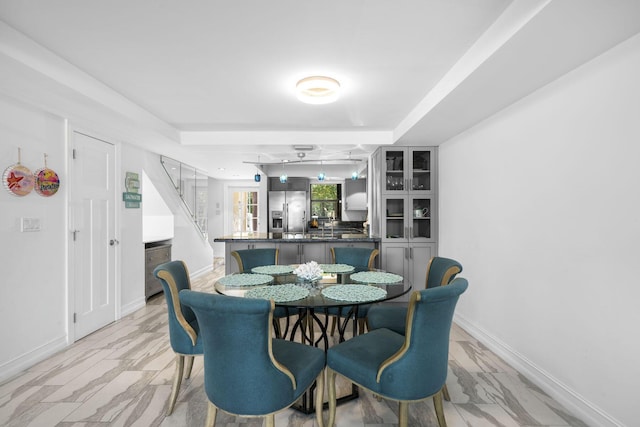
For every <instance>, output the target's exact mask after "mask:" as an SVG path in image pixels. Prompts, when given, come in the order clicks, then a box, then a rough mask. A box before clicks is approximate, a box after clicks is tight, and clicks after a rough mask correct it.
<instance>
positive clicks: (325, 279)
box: [214, 270, 412, 308]
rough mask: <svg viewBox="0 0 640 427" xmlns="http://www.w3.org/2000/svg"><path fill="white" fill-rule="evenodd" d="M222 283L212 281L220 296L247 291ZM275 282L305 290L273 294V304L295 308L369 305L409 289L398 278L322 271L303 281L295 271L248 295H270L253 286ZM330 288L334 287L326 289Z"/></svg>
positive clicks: (398, 295)
mask: <svg viewBox="0 0 640 427" xmlns="http://www.w3.org/2000/svg"><path fill="white" fill-rule="evenodd" d="M377 271H381V270H377ZM353 274H356V273H353ZM225 277H228V276H225ZM224 282H225V281H224V280H222V281H220V280H219V281H216V283H215V285H214V287H215V290H216V292H218V293H220V294H223V295H229V296H237V297H244V296H245V294H246V293H247V292H248V291H249V288H247V287H238V286H229V285H225V284H224ZM277 285H292V286H299V287H301V288H304V289H308V290H309V292H308V294H305V293H303V292H300V293H297V294H298V295H299V296H301V298H299V299H295V300H290V299H291V298H293V297H292V296H291V295H292V292H291V288H290V287H289V286H287V287H282V289H283V291H286V292H287V295H286V297H283V298H282V300H283V301H281V302H279V301H278V299H277V296H276V297H275V298H274V300H275V301H276V305H277V306H280V307H295V308H326V307H340V306H353V305H362V304H371V303H374V302H382V301H388V300H392V299H394V298H398V297H400V296H402V295H404V294H406V293H407V292H409V291H410V290H411V288H412V286H411V283H410V282H409V280H408V279H406V278H402V280H401V281H399V282H397V283H394V284H380V283H363V282H362V281H356V280H353V279H351V273H345V274H336V273H325V274H323V275H322V279H321V280H319V281H317V282H313V283H305V282H300V280H299V279H298V278H297V277H296V275H295V274H286V275H277V276H274V282H273V283H272V284H270V285H258V286H252V287H251V292H250V293H249V296H250V297H251V296H252V295H253V296H265V295H271V294H274V292H269V291H268V290H264V291H263V292H260V291H256V290H255V289H256V288H258V287H269V286H277ZM353 285H357V286H353ZM331 287H336V288H335V289H330V290H329V288H331ZM367 287H375V288H377V289H375V290H374V289H367ZM277 290H278V289H274V291H275V293H276V294H277ZM325 290H326V291H325ZM323 291H324V292H323ZM303 295H306V296H303ZM331 297H333V298H331ZM334 298H338V299H334ZM341 299H344V300H341ZM284 300H287V301H284Z"/></svg>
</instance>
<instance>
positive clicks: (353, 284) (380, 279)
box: [214, 266, 412, 414]
mask: <svg viewBox="0 0 640 427" xmlns="http://www.w3.org/2000/svg"><path fill="white" fill-rule="evenodd" d="M273 267H274V268H272V269H270V268H268V267H266V268H264V269H262V270H261V271H260V273H264V272H269V271H271V272H272V273H273V274H270V276H271V278H269V277H268V276H269V275H267V277H260V279H261V280H257V279H256V278H255V277H252V276H251V275H247V274H240V276H242V277H237V275H236V276H234V275H230V276H225V277H223V278H220V279H219V280H218V281H216V283H215V284H214V288H215V290H216V292H218V293H220V294H223V295H228V296H236V297H247V298H256V297H261V298H265V299H273V300H274V302H275V305H276V311H275V313H274V322H273V324H274V330H275V332H276V336H277V337H278V338H284V339H287V338H288V339H290V340H292V341H293V340H297V339H299V340H300V341H301V342H303V343H305V344H308V345H313V346H316V347H319V346H320V345H321V344H323V345H324V349H325V351H326V350H327V349H328V348H329V337H328V334H327V330H328V324H329V318H330V317H331V316H335V315H337V318H336V320H337V323H338V333H339V342H342V341H344V340H345V332H346V329H347V325H348V323H349V320H353V322H352V324H353V336H355V335H356V334H357V332H358V328H357V320H356V319H358V311H359V310H361V309H362V306H364V305H367V304H372V303H378V302H383V301H389V300H392V299H394V298H398V297H400V296H402V295H405V294H406V293H408V292H409V291H410V290H411V288H412V286H411V283H410V282H409V281H408V280H407V279H405V278H403V277H402V276H398V275H395V274H391V273H386V272H384V271H381V270H375V271H367V272H348V273H324V274H323V275H322V278H321V279H319V280H317V281H311V282H309V281H302V280H300V278H299V277H297V276H296V275H295V274H293V273H292V272H290V271H289V270H288V269H286V268H281V267H280V266H273ZM276 267H278V268H276ZM290 270H292V269H290ZM347 270H349V271H353V268H351V269H347ZM245 282H246V283H248V285H244V283H245ZM250 282H251V283H250ZM256 282H260V284H255V283H256ZM239 283H240V285H239ZM296 315H297V316H296ZM294 317H295V319H294V321H293V323H292V324H291V325H290V323H291V322H290V318H294ZM281 319H283V320H284V321H285V322H286V326H285V328H284V331H283V330H282V328H281V325H280V320H281ZM316 327H317V328H318V329H319V334H317V337H316V334H315V330H316ZM350 389H351V390H350V392H348V394H346V395H342V396H341V397H339V398H338V399H337V403H338V404H342V403H344V402H347V401H349V400H352V399H355V398H357V397H358V388H357V386H356V385H355V384H352V385H351V387H350ZM313 393H314V390H313V387H312V388H311V389H310V391H308V392H307V393H305V395H304V396H303V397H302V398H301V401H300V402H299V403H297V404H296V405H294V406H293V407H294V408H295V409H298V410H300V411H302V412H304V413H307V414H309V413H313V411H314V399H313Z"/></svg>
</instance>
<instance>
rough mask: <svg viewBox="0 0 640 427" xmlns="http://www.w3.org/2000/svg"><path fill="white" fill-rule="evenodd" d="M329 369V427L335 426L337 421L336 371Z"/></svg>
mask: <svg viewBox="0 0 640 427" xmlns="http://www.w3.org/2000/svg"><path fill="white" fill-rule="evenodd" d="M326 370H327V387H329V421H328V422H327V427H333V426H334V423H335V421H336V371H334V370H333V369H331V368H326Z"/></svg>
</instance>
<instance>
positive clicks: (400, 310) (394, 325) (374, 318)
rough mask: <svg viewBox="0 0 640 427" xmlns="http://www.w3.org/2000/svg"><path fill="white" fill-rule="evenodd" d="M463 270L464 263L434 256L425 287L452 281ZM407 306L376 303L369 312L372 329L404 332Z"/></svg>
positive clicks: (430, 263) (370, 327)
mask: <svg viewBox="0 0 640 427" xmlns="http://www.w3.org/2000/svg"><path fill="white" fill-rule="evenodd" d="M461 271H462V265H461V264H460V263H459V262H458V261H456V260H454V259H450V258H443V257H433V258H431V259H430V260H429V265H428V266H427V277H426V280H425V284H424V287H425V289H430V288H433V287H437V286H442V285H446V284H448V283H450V282H451V281H452V280H453V279H454V278H455V277H456V275H457V274H459V273H460V272H461ZM406 317H407V307H403V306H397V305H391V304H375V305H374V306H373V307H371V309H369V313H368V314H367V322H368V326H369V329H370V330H374V329H379V328H387V329H391V330H392V331H396V332H398V333H400V334H404V328H405V318H406Z"/></svg>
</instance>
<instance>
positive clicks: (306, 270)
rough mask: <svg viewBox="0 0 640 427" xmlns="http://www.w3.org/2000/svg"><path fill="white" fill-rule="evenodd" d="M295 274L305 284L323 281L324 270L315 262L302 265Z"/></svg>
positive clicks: (294, 271)
mask: <svg viewBox="0 0 640 427" xmlns="http://www.w3.org/2000/svg"><path fill="white" fill-rule="evenodd" d="M293 274H295V275H296V276H298V278H299V279H301V280H303V281H305V282H315V281H318V280H320V279H322V269H321V268H320V264H318V263H317V262H315V261H311V262H307V263H304V264H300V265H299V266H298V268H296V269H295V270H293Z"/></svg>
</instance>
